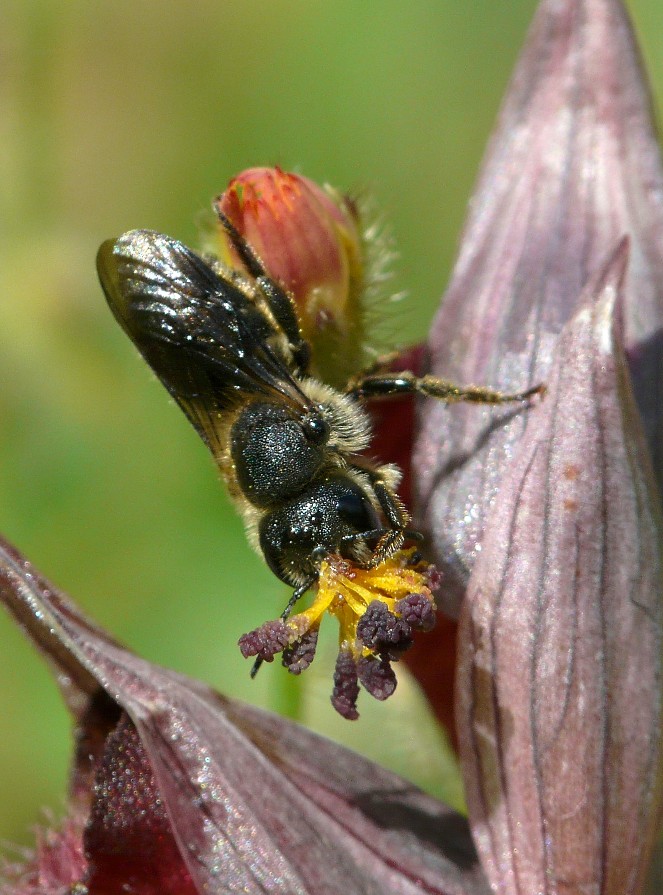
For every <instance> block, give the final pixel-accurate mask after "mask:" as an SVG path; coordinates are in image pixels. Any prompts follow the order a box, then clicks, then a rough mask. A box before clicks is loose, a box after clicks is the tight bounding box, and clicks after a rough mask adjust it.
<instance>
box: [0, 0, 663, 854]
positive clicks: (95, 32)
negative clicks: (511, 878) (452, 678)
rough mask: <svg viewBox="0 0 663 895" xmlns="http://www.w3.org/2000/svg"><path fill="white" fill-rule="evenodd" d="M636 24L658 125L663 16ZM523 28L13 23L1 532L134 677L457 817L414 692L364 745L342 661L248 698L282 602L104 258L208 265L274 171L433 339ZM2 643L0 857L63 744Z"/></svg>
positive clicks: (654, 3) (466, 6) (350, 18)
mask: <svg viewBox="0 0 663 895" xmlns="http://www.w3.org/2000/svg"><path fill="white" fill-rule="evenodd" d="M629 7H630V10H631V12H632V15H633V18H634V21H635V24H636V29H637V31H638V33H639V35H640V38H641V43H642V46H643V53H644V56H645V60H646V63H647V65H648V67H649V70H650V75H651V78H652V81H653V86H654V93H655V96H656V99H657V105H660V99H661V92H662V91H663V7H662V6H661V2H660V0H633V2H631V3H630V4H629ZM534 8H535V2H534V0H509V2H496V0H437V2H433V0H427V2H424V0H411V2H409V3H407V4H405V3H402V2H395V0H379V2H376V0H373V2H365V3H357V2H356V0H354V2H352V0H336V2H332V3H330V2H328V0H325V2H322V0H317V2H315V0H308V2H304V0H300V2H296V0H243V2H241V3H232V2H224V0H198V2H197V3H195V4H184V3H173V2H159V3H158V2H140V0H131V2H128V0H114V2H112V3H111V2H101V0H100V2H81V0H73V2H69V3H65V2H58V3H55V2H37V0H34V2H29V0H28V2H25V0H21V2H9V3H8V2H7V0H5V3H4V4H3V9H2V12H1V13H0V172H1V173H0V379H1V382H2V387H1V388H0V529H1V530H2V531H3V532H4V533H5V534H6V535H7V536H8V537H9V538H10V539H11V540H12V541H14V542H15V543H16V544H17V545H19V546H20V547H21V548H22V549H23V550H24V551H25V553H26V554H27V555H28V556H29V557H30V558H31V559H32V560H33V561H34V562H35V563H36V564H37V565H38V567H39V568H41V569H42V571H43V572H44V573H45V574H47V575H48V576H49V577H50V578H51V579H52V580H54V581H55V582H56V583H57V584H58V585H60V586H61V587H62V588H64V589H65V590H67V591H68V592H69V593H70V594H72V596H74V597H75V599H76V600H77V601H78V602H79V604H80V605H81V606H82V607H84V609H85V610H86V611H87V612H89V613H90V614H91V615H93V616H94V618H95V619H97V620H98V621H99V622H100V623H101V624H103V625H105V626H106V627H107V628H108V629H109V630H111V631H112V632H113V633H114V634H115V635H116V636H117V637H119V638H120V639H122V640H123V641H125V642H126V643H128V644H129V645H131V646H132V647H133V648H135V649H136V650H138V651H140V652H141V653H142V654H144V655H145V656H147V657H149V658H150V659H152V660H154V661H156V662H160V663H163V664H167V665H170V666H173V667H175V668H177V669H178V670H180V671H182V672H185V673H187V674H190V675H194V676H196V677H200V678H202V679H204V680H206V681H209V682H210V683H212V684H213V685H214V686H216V687H218V688H219V689H221V690H223V691H224V692H227V693H229V694H232V695H235V696H237V697H240V698H241V699H245V700H249V701H251V702H255V703H257V704H259V705H263V706H271V707H274V708H277V709H279V710H282V709H286V708H290V709H291V710H293V711H295V713H297V714H298V715H299V717H300V718H302V719H303V720H304V721H305V722H306V723H309V724H311V725H312V726H314V727H316V729H318V730H321V731H323V732H325V733H327V734H329V735H331V736H333V737H335V738H338V739H343V740H344V741H345V742H348V743H350V744H351V745H353V747H355V748H358V749H361V750H362V751H365V752H368V753H369V754H371V755H373V756H375V757H377V758H379V760H381V761H383V762H385V763H387V764H389V765H390V766H392V767H394V768H396V769H397V770H400V771H401V772H403V773H405V774H406V775H409V776H411V777H413V778H415V779H416V780H417V781H418V782H420V783H422V784H423V785H425V786H427V787H428V788H429V789H431V790H432V791H434V792H436V793H438V794H442V795H444V796H445V797H446V798H448V799H450V800H451V801H453V802H455V803H458V801H459V799H460V796H459V788H458V782H457V778H456V777H455V775H454V773H453V770H450V764H449V759H448V757H447V756H446V754H445V752H444V750H443V749H441V748H440V743H442V734H441V732H440V731H439V730H437V729H436V727H435V725H434V724H433V723H432V721H430V719H428V717H427V715H426V713H425V708H424V707H423V704H422V700H421V698H420V697H419V695H418V693H417V691H416V689H415V688H414V687H413V686H412V685H408V684H407V682H403V683H402V684H401V687H400V688H399V691H398V692H397V694H396V696H395V697H394V698H393V700H391V701H390V702H388V703H386V704H384V705H377V704H373V705H371V704H370V702H371V701H369V700H368V699H367V698H364V699H363V700H362V702H361V705H360V708H361V709H362V720H361V721H360V722H358V723H357V724H354V725H351V724H348V723H347V722H343V721H342V720H340V719H338V718H337V717H336V716H335V715H334V713H333V711H332V710H331V707H330V705H329V701H328V695H329V690H330V686H331V680H330V675H331V663H332V656H331V654H328V655H323V656H322V657H321V659H320V660H319V662H318V669H317V671H315V670H311V671H310V672H309V675H308V678H309V680H308V681H305V680H302V681H299V682H298V687H297V690H296V692H295V693H294V694H293V692H292V691H291V690H289V689H288V683H289V681H290V679H289V678H288V676H287V675H286V674H285V672H284V671H283V670H281V669H280V668H279V667H278V666H273V667H267V668H265V669H264V670H263V672H262V673H261V675H260V676H259V678H258V680H256V681H254V682H251V681H250V680H249V678H248V668H247V663H246V662H244V661H243V660H242V659H241V657H240V655H239V653H238V651H237V649H236V646H235V643H236V640H237V637H238V635H239V634H240V633H242V632H243V631H245V630H247V629H248V628H250V627H253V626H254V625H256V624H258V623H259V622H261V621H263V620H264V619H265V618H267V617H273V616H274V615H276V614H277V613H278V612H279V611H280V609H281V607H282V604H283V602H284V598H285V589H284V588H283V587H282V586H281V585H279V584H278V582H277V581H276V580H275V579H274V578H273V577H272V576H271V575H270V574H269V573H268V572H267V571H266V569H265V568H264V567H263V566H262V565H261V563H260V561H259V560H258V558H257V557H256V556H254V555H253V554H252V553H251V551H250V550H249V548H248V547H247V546H246V543H245V539H244V534H243V531H242V527H241V525H240V523H239V521H238V520H237V519H236V518H235V516H234V514H233V513H232V511H231V510H230V508H229V504H228V501H227V499H226V497H225V495H224V493H223V490H222V488H221V487H220V486H219V485H218V483H217V477H216V473H215V471H214V469H213V467H212V463H211V461H210V459H209V457H208V456H207V453H206V451H205V449H204V447H203V445H202V443H201V442H200V441H199V439H198V438H197V437H196V435H195V434H194V433H193V431H192V430H191V429H190V428H189V426H188V424H187V423H186V422H185V420H184V417H183V416H182V414H181V413H180V411H179V410H178V409H177V408H176V407H175V406H174V405H173V404H172V403H171V402H169V400H168V399H167V396H166V394H165V392H164V391H163V389H162V388H161V386H160V385H159V384H158V383H157V382H156V380H155V379H154V377H153V376H152V375H151V374H150V373H149V372H148V370H147V369H146V368H145V367H144V365H143V364H142V362H141V361H140V360H139V358H138V356H137V354H136V353H135V352H134V350H133V349H132V346H131V345H130V344H129V342H128V341H127V340H126V338H125V337H124V336H123V334H122V333H121V332H120V330H119V329H118V327H117V326H116V325H115V323H114V322H113V320H112V319H111V315H110V313H109V312H108V310H107V308H106V305H105V302H104V300H103V297H102V294H101V291H100V288H99V286H98V284H97V281H96V275H95V270H94V257H95V253H96V249H97V246H98V245H99V243H100V242H101V241H102V240H103V239H105V238H107V237H108V236H112V235H117V234H119V233H120V232H121V231H123V230H126V229H129V228H133V227H152V228H156V229H159V230H162V231H164V232H166V233H169V234H171V235H174V236H177V237H179V238H181V239H183V240H184V241H185V242H188V243H190V244H193V245H195V244H196V242H197V226H196V220H197V219H199V217H200V214H201V211H203V210H204V209H206V208H207V207H208V203H209V200H210V198H211V197H212V196H213V195H214V194H215V193H217V192H219V191H220V190H221V189H222V188H223V187H224V186H225V184H226V183H227V181H228V179H229V178H230V177H231V176H232V175H233V174H235V173H237V172H238V171H240V170H241V169H243V168H246V167H249V166H252V165H257V164H258V165H262V164H275V163H276V164H279V165H281V166H283V167H284V168H287V169H294V170H298V171H300V172H301V173H304V174H306V175H308V176H309V177H312V178H314V179H316V180H319V181H328V182H330V183H332V184H334V185H336V186H338V187H341V188H344V189H348V188H357V187H368V188H369V189H370V190H371V191H372V193H373V194H374V196H375V198H376V202H377V205H378V206H379V207H380V208H381V209H382V210H383V211H384V212H385V215H386V217H387V218H388V219H389V221H390V222H391V223H392V225H393V230H394V234H395V236H396V239H397V243H398V247H399V251H400V261H399V263H398V272H397V276H396V279H395V282H394V288H395V289H402V288H406V289H407V290H408V292H409V294H410V299H409V301H408V303H407V305H406V306H405V308H404V309H401V311H400V315H401V316H400V317H399V318H398V322H397V324H395V330H396V331H398V333H399V338H401V339H402V340H405V339H417V338H421V337H422V336H423V335H424V333H425V331H426V327H427V324H428V321H429V320H430V318H431V316H432V314H433V311H434V308H435V306H436V303H437V301H438V298H439V295H440V294H441V291H442V289H443V286H444V284H445V282H446V280H447V277H448V274H449V270H450V265H451V263H452V259H453V255H454V250H455V246H456V244H457V240H458V233H459V229H460V227H461V223H462V220H463V217H464V209H465V206H466V203H467V200H468V196H469V193H470V189H471V186H472V183H473V180H474V178H475V175H476V170H477V166H478V164H479V161H480V158H481V155H482V152H483V147H484V145H485V142H486V139H487V137H488V134H489V133H490V130H491V127H492V124H493V122H494V119H495V115H496V111H497V108H498V104H499V102H500V97H501V95H502V93H503V90H504V87H505V85H506V83H507V80H508V77H509V73H510V71H511V69H512V66H513V64H514V61H515V59H516V56H517V53H518V49H519V47H520V45H521V43H522V40H523V36H524V34H525V31H526V28H527V25H528V23H529V20H530V19H531V16H532V13H533V10H534ZM0 643H1V644H2V646H1V647H0V655H1V659H0V717H1V718H2V720H1V722H0V724H1V727H0V840H9V841H12V842H15V843H27V842H29V841H30V839H31V835H30V827H31V826H32V825H34V824H35V823H36V821H37V820H38V819H39V818H40V808H43V807H45V806H49V807H50V808H51V809H54V810H55V811H56V812H58V811H59V809H60V808H61V806H62V804H63V793H64V790H65V781H66V775H67V768H68V761H69V752H70V725H69V720H68V718H67V715H66V713H65V711H64V709H63V708H62V706H61V703H60V700H59V697H58V694H57V692H56V689H55V686H54V684H53V683H52V681H51V679H50V677H49V675H48V673H47V671H46V669H45V667H44V665H43V663H42V662H41V661H40V659H39V658H38V657H37V655H36V654H35V653H34V651H33V650H32V648H31V647H30V646H29V645H28V644H27V642H25V641H24V639H23V638H22V636H21V634H20V633H19V632H18V631H17V630H16V629H15V628H14V627H13V625H12V624H11V623H10V622H9V620H8V619H7V617H6V616H5V615H4V614H2V615H0ZM323 652H324V651H323ZM328 652H333V648H332V649H330V651H328ZM376 719H379V722H378V723H379V724H380V730H381V735H380V737H379V738H377V737H375V735H374V733H373V731H374V729H375V728H374V726H373V725H372V723H371V721H372V720H376ZM404 719H405V720H404Z"/></svg>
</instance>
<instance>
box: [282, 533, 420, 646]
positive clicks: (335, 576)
mask: <svg viewBox="0 0 663 895" xmlns="http://www.w3.org/2000/svg"><path fill="white" fill-rule="evenodd" d="M410 594H420V595H422V596H425V597H426V598H427V599H428V600H430V602H431V604H433V602H434V601H433V594H432V591H431V582H430V566H428V565H427V564H426V563H423V562H421V561H420V560H419V557H418V553H417V551H416V549H414V548H412V549H409V550H399V551H398V552H397V553H395V554H394V555H393V556H391V557H389V559H386V560H384V561H383V562H381V563H380V564H379V565H378V566H377V567H376V568H373V569H362V568H360V567H358V566H356V565H354V564H353V563H351V562H350V561H349V560H346V559H342V558H341V557H339V556H333V557H330V558H329V559H327V560H325V561H324V562H323V563H322V565H321V567H320V577H319V581H318V588H317V594H316V597H315V600H314V601H313V603H312V605H311V606H310V607H309V608H308V609H306V610H304V612H301V613H298V614H297V615H295V616H293V617H292V618H291V619H290V621H289V622H288V623H287V624H288V626H289V627H291V629H292V630H293V632H297V635H298V636H299V635H301V633H302V632H303V631H308V630H311V629H315V628H318V627H319V625H320V621H321V619H322V616H323V615H324V614H325V612H328V613H329V614H330V615H333V616H334V617H335V618H336V619H337V621H338V623H339V645H340V647H341V648H342V649H349V650H350V651H351V652H352V653H353V655H354V656H355V657H356V658H358V657H359V656H360V655H368V654H369V653H370V652H371V651H370V650H369V649H367V648H366V647H365V646H364V645H363V644H362V643H361V642H360V641H358V638H357V624H358V623H359V621H360V619H361V618H362V616H363V615H364V614H365V612H366V610H367V609H368V607H369V606H370V604H371V603H373V602H374V601H375V600H379V601H380V602H381V603H384V604H385V605H386V607H387V609H388V610H389V611H390V612H392V613H394V614H395V615H399V612H398V610H397V609H396V604H397V603H398V601H399V600H402V599H404V598H405V597H407V596H408V595H410Z"/></svg>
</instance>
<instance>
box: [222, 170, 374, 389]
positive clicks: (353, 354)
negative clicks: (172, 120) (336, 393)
mask: <svg viewBox="0 0 663 895" xmlns="http://www.w3.org/2000/svg"><path fill="white" fill-rule="evenodd" d="M215 204H216V207H217V208H218V210H219V211H220V212H222V213H223V214H224V215H226V217H227V218H229V220H230V221H231V222H232V223H233V224H234V226H235V227H236V228H237V230H238V231H239V232H240V234H241V235H242V236H243V237H244V238H245V239H246V240H247V242H248V243H249V244H250V245H251V247H252V248H253V249H254V250H255V251H256V252H257V254H258V255H259V257H260V259H261V261H262V262H263V264H264V266H265V268H266V270H267V272H268V274H269V275H270V276H271V277H272V278H273V279H275V280H278V281H279V282H280V283H281V284H282V285H283V286H284V287H285V288H286V289H287V290H288V291H289V292H290V294H291V295H292V297H293V298H294V301H295V304H296V307H297V313H298V315H299V320H300V325H301V328H302V334H303V336H304V338H305V339H306V340H307V341H308V342H310V343H311V346H312V348H313V358H314V364H315V367H316V372H317V373H318V374H319V375H320V376H321V378H323V379H324V380H325V381H327V382H330V384H332V385H340V384H343V383H344V382H345V381H347V379H348V378H349V376H350V375H351V373H352V372H355V371H356V369H357V367H358V366H361V361H360V358H361V345H362V338H363V320H362V304H361V297H362V293H363V291H364V279H365V275H364V259H363V245H362V238H361V236H360V232H359V226H358V217H357V211H356V208H355V206H354V204H353V203H352V201H351V200H349V199H348V198H346V197H344V196H341V195H340V194H339V193H337V192H336V191H335V190H333V189H332V188H331V187H328V186H325V187H324V188H323V187H319V186H318V185H317V184H315V183H313V181H311V180H309V179H308V178H306V177H300V176H299V175H297V174H290V173H287V172H285V171H282V170H281V169H280V168H249V169H248V170H247V171H244V172H242V173H241V174H239V175H238V176H237V177H235V178H233V179H232V180H231V181H230V184H229V185H228V188H227V189H226V191H225V192H224V193H223V194H222V195H221V196H220V197H219V198H218V199H217V200H216V203H215ZM219 241H220V255H221V259H222V261H224V262H225V263H226V264H228V265H229V266H231V267H235V268H238V269H243V265H242V262H241V260H240V258H239V256H238V255H237V252H236V251H235V250H234V248H233V246H232V245H231V242H230V240H229V239H228V236H227V234H226V233H225V231H224V229H223V227H222V226H221V225H219Z"/></svg>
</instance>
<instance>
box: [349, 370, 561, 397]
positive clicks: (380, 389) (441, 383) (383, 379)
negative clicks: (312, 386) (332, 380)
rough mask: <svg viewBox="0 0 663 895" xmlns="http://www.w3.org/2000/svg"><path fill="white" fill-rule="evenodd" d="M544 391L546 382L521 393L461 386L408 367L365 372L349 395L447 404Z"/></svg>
mask: <svg viewBox="0 0 663 895" xmlns="http://www.w3.org/2000/svg"><path fill="white" fill-rule="evenodd" d="M544 393H545V386H544V385H535V386H533V387H532V388H528V389H526V390H525V391H522V392H514V393H507V392H500V391H496V390H495V389H491V388H483V387H482V386H476V385H468V386H460V385H456V383H454V382H450V381H449V380H448V379H440V378H438V377H437V376H429V375H426V376H415V374H414V373H411V372H410V371H409V370H405V371H403V372H402V373H371V372H368V373H367V374H366V375H362V376H360V377H358V378H357V379H355V380H354V381H353V382H351V383H350V387H349V388H348V391H347V394H349V395H351V396H352V397H356V398H360V399H365V400H368V399H370V398H387V397H396V396H398V395H414V394H418V395H424V396H426V397H429V398H437V399H438V400H440V401H446V402H447V403H449V404H451V403H455V402H457V401H469V402H472V403H475V404H507V403H510V402H512V401H527V400H529V398H531V397H533V396H534V395H540V394H544Z"/></svg>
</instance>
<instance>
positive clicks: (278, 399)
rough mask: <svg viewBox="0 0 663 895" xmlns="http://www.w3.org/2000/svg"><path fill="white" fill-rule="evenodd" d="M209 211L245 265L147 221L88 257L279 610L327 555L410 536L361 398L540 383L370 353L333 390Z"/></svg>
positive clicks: (366, 561)
mask: <svg viewBox="0 0 663 895" xmlns="http://www.w3.org/2000/svg"><path fill="white" fill-rule="evenodd" d="M217 214H218V216H219V220H220V223H221V225H222V226H223V228H224V230H225V232H226V234H227V236H228V238H229V240H230V241H231V243H232V245H233V246H234V248H235V250H236V252H237V254H238V255H239V257H240V258H241V260H242V262H243V264H244V266H245V268H246V270H247V271H248V274H246V275H245V274H240V273H239V272H237V271H234V270H230V269H228V268H226V267H224V266H222V265H221V264H220V263H219V262H217V261H216V260H215V259H211V258H210V259H207V258H203V257H201V256H199V255H197V254H196V253H194V252H193V251H191V249H189V248H187V247H186V246H185V245H183V244H182V243H181V242H179V241H177V240H176V239H172V238H171V237H169V236H165V235H163V234H161V233H157V232H155V231H152V230H130V231H129V232H127V233H124V234H123V235H122V236H120V237H119V238H118V239H115V240H108V241H107V242H105V243H104V244H103V245H102V246H101V248H100V250H99V254H98V258H97V268H98V272H99V278H100V281H101V285H102V287H103V290H104V292H105V294H106V298H107V300H108V303H109V305H110V308H111V310H112V312H113V314H114V315H115V317H116V319H117V321H118V322H119V324H120V325H121V326H122V328H123V329H124V331H125V332H126V333H127V335H128V336H129V338H130V339H131V340H132V341H133V342H134V344H135V345H136V347H137V348H138V350H139V351H140V353H141V354H142V356H143V357H144V359H145V360H146V361H147V363H148V364H149V365H150V367H151V368H152V369H153V371H154V372H155V373H156V375H157V376H158V378H159V379H160V380H161V382H162V383H163V384H164V386H165V387H166V389H167V390H168V392H169V393H170V394H171V395H172V397H173V398H174V399H175V401H176V402H177V403H178V404H179V406H180V407H181V408H182V410H183V411H184V413H185V414H186V416H187V417H188V419H189V421H190V422H191V423H192V425H193V426H194V428H195V429H196V431H197V432H198V434H199V435H200V436H201V438H202V439H203V441H204V442H205V444H206V445H207V447H208V448H209V450H210V451H211V453H212V456H213V458H214V461H215V463H216V464H217V466H218V468H219V469H220V471H221V473H222V475H223V478H224V479H225V481H226V483H227V486H228V490H229V492H230V495H231V497H232V499H233V501H234V503H235V504H236V506H237V508H238V510H239V512H240V514H241V516H242V518H243V521H244V524H245V527H246V532H247V536H248V539H249V541H250V543H251V544H252V546H253V547H254V548H255V549H256V550H257V551H258V552H259V553H261V554H262V556H263V557H264V559H265V561H266V563H267V565H268V566H269V568H270V569H271V570H272V572H273V573H274V574H275V575H276V576H277V578H279V579H280V580H281V581H283V582H285V583H286V584H287V585H289V586H290V587H291V588H292V595H291V597H290V599H289V601H288V604H287V606H286V607H285V609H284V611H283V613H282V615H281V618H282V619H284V620H285V619H287V618H288V616H289V614H290V613H291V611H292V609H293V607H294V605H295V604H296V602H297V601H298V600H299V599H300V597H302V595H303V594H304V593H306V591H308V590H309V589H310V588H312V587H313V586H314V585H315V584H316V582H317V580H318V576H319V573H320V568H321V565H322V563H323V561H325V560H326V559H327V558H329V557H332V556H339V557H342V558H344V559H346V560H348V561H350V562H351V563H353V564H355V565H356V566H359V567H360V568H362V569H373V568H377V567H379V566H380V565H381V564H382V563H384V562H385V561H386V560H387V559H388V558H390V557H392V556H393V555H394V554H395V553H396V552H397V551H398V550H399V549H400V548H401V547H402V546H403V544H404V542H405V540H406V539H412V540H416V539H420V538H421V535H419V534H418V533H417V532H415V531H412V530H411V529H410V528H409V525H410V514H409V513H408V511H407V509H406V508H405V506H404V505H403V503H402V502H401V500H400V499H399V497H398V496H397V493H396V489H397V486H398V483H399V479H400V472H399V470H398V468H397V467H395V466H392V465H381V464H378V463H375V462H372V461H371V460H369V459H367V457H366V454H365V452H366V450H367V448H368V447H369V446H370V443H371V437H372V434H371V425H370V420H369V416H368V413H367V410H366V407H365V404H366V402H367V401H368V400H370V399H373V398H382V397H389V396H396V395H404V394H418V395H424V396H428V397H433V398H437V399H439V400H442V401H447V402H454V401H474V402H481V403H492V404H501V403H504V402H507V401H527V399H528V398H530V397H531V396H532V395H533V394H535V393H536V392H539V391H540V390H541V387H540V386H537V387H534V388H529V389H527V390H526V391H522V392H519V393H517V394H510V395H507V394H503V393H501V392H498V391H493V390H491V389H485V388H477V387H468V388H461V387H459V386H456V385H454V384H453V383H451V382H447V381H446V380H442V379H438V378H436V377H433V376H422V377H417V376H415V375H414V374H413V373H410V372H407V371H406V372H397V373H394V372H387V371H386V370H385V369H384V368H380V365H379V364H376V365H375V366H374V367H372V368H371V369H369V370H367V371H365V372H363V373H360V374H358V375H356V376H355V377H354V378H353V379H352V380H351V381H350V382H348V384H347V386H346V387H345V388H344V389H343V390H337V389H335V388H332V387H330V386H329V385H327V384H325V383H323V382H321V381H319V380H318V379H316V378H315V377H314V376H313V375H311V350H310V347H309V344H308V343H307V341H306V340H305V339H304V338H303V336H302V330H301V327H300V323H299V319H298V315H297V310H296V307H295V304H294V302H293V299H292V297H291V295H290V294H289V293H288V291H287V290H286V289H285V288H284V287H283V286H282V285H281V284H280V283H279V282H277V281H276V280H275V279H273V278H272V277H270V275H269V273H268V271H267V270H266V269H265V266H264V264H263V263H262V261H261V259H260V258H259V257H258V255H257V253H256V252H255V251H254V249H253V248H252V247H251V246H250V245H249V244H248V242H247V241H246V240H245V239H244V238H243V237H242V236H241V234H240V233H239V232H238V231H237V229H236V228H235V227H234V225H233V224H232V223H231V222H230V220H228V218H226V217H225V216H224V215H223V214H222V213H221V212H219V211H218V210H217Z"/></svg>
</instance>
